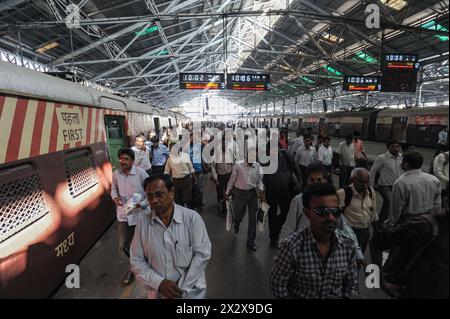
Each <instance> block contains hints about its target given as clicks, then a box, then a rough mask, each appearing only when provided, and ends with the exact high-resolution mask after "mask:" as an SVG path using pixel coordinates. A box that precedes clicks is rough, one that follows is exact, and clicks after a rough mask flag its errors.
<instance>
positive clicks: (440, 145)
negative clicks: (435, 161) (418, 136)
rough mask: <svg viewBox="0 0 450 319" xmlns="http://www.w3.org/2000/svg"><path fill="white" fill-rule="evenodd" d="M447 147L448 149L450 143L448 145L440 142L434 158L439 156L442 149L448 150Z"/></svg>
mask: <svg viewBox="0 0 450 319" xmlns="http://www.w3.org/2000/svg"><path fill="white" fill-rule="evenodd" d="M447 149H448V145H446V144H438V145H437V146H436V152H434V155H433V158H435V157H436V156H438V155H439V154H440V153H441V152H442V151H444V152H446V151H447Z"/></svg>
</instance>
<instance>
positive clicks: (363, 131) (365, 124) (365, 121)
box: [361, 115, 369, 139]
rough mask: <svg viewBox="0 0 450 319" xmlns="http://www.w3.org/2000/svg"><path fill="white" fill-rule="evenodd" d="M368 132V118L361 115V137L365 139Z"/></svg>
mask: <svg viewBox="0 0 450 319" xmlns="http://www.w3.org/2000/svg"><path fill="white" fill-rule="evenodd" d="M368 133H369V118H368V117H367V116H364V115H363V122H362V127H361V138H364V139H366V138H367V135H368Z"/></svg>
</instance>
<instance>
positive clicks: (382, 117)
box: [240, 106, 449, 147]
mask: <svg viewBox="0 0 450 319" xmlns="http://www.w3.org/2000/svg"><path fill="white" fill-rule="evenodd" d="M448 112H449V108H448V106H440V107H425V108H409V109H384V110H382V109H374V110H368V111H354V112H330V113H314V114H308V115H300V114H298V115H285V116H281V115H277V116H261V117H254V118H248V119H241V120H240V122H241V123H242V124H243V125H244V126H245V125H248V126H250V125H253V126H255V127H265V126H267V127H272V128H281V127H282V126H284V127H286V126H287V127H288V128H289V129H290V130H291V131H294V132H296V131H298V130H300V129H301V128H308V127H311V128H312V132H313V134H319V132H322V133H323V134H327V135H330V136H336V135H337V134H336V133H337V132H336V131H335V127H336V126H335V125H336V123H339V125H338V126H337V127H339V136H340V137H343V136H345V135H347V134H352V133H353V131H359V132H360V133H361V137H362V138H363V139H365V140H370V141H376V142H385V141H387V140H389V139H397V140H399V141H400V142H401V143H406V144H411V145H415V146H420V147H435V146H436V143H437V140H438V134H439V132H440V131H441V130H442V128H443V127H446V126H448Z"/></svg>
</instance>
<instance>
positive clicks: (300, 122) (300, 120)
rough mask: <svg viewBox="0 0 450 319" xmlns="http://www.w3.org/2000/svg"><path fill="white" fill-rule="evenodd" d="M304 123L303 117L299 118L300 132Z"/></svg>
mask: <svg viewBox="0 0 450 319" xmlns="http://www.w3.org/2000/svg"><path fill="white" fill-rule="evenodd" d="M302 123H303V119H300V118H299V119H298V131H299V132H300V130H301V129H302Z"/></svg>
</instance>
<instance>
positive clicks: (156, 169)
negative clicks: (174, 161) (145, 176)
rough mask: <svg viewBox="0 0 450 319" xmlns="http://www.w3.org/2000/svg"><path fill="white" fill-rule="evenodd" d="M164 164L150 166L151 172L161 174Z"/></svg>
mask: <svg viewBox="0 0 450 319" xmlns="http://www.w3.org/2000/svg"><path fill="white" fill-rule="evenodd" d="M164 168H165V166H164V165H161V166H152V174H163V173H164Z"/></svg>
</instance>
